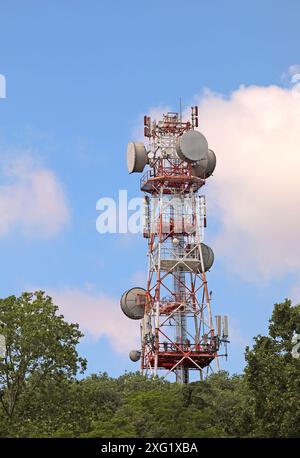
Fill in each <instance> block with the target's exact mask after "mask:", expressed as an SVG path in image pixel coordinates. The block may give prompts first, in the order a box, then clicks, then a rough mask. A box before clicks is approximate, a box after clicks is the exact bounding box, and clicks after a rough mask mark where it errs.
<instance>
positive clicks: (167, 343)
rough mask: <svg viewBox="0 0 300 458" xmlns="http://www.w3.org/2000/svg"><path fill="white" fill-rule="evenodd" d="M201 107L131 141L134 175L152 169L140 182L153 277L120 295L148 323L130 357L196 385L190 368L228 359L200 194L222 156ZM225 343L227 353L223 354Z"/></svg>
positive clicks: (147, 127) (152, 124) (144, 367)
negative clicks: (201, 120)
mask: <svg viewBox="0 0 300 458" xmlns="http://www.w3.org/2000/svg"><path fill="white" fill-rule="evenodd" d="M195 127H198V107H192V113H191V120H190V121H187V122H183V121H182V119H181V114H180V115H179V114H178V113H167V114H166V115H163V119H162V120H160V121H158V122H156V121H151V119H150V118H149V117H148V116H145V117H144V134H145V137H147V138H148V140H149V143H148V145H147V147H146V146H145V145H144V144H143V143H129V145H128V148H127V165H128V171H129V172H130V173H132V172H142V171H143V170H144V168H145V166H146V165H148V166H149V168H148V171H147V172H146V173H145V174H144V175H143V177H142V179H141V190H142V191H143V192H144V193H145V206H144V229H143V235H144V237H145V238H146V239H147V240H148V280H147V285H145V286H146V287H145V288H141V287H139V288H132V289H130V290H128V291H126V292H125V293H124V294H123V296H122V298H121V308H122V310H123V312H124V313H125V314H126V315H127V316H128V317H129V318H132V319H137V320H140V322H141V348H140V349H139V350H133V351H131V352H130V358H131V360H133V361H138V360H140V361H141V371H142V373H146V374H152V375H154V376H155V375H158V371H159V370H163V371H164V373H163V375H165V376H167V375H169V374H171V373H175V375H176V381H177V382H179V383H188V382H189V373H190V370H193V371H198V373H199V374H200V378H201V379H202V378H203V376H204V375H206V374H207V373H208V372H209V369H211V363H212V361H213V360H215V361H216V362H217V368H218V357H219V356H224V355H225V356H227V342H228V340H227V338H228V319H227V316H223V317H221V316H220V315H217V316H216V317H215V320H213V317H212V311H211V293H210V292H209V289H208V284H207V279H206V272H207V271H208V270H209V269H210V268H211V267H212V264H213V261H214V254H213V251H212V249H211V248H210V247H208V246H207V245H205V244H204V243H203V237H204V228H205V227H206V210H205V197H204V196H203V195H200V193H199V190H200V189H201V188H202V186H203V185H204V184H205V180H206V179H207V178H208V177H209V176H211V174H212V173H213V171H214V169H215V165H216V157H215V154H214V152H213V151H212V150H210V149H209V148H208V144H207V140H206V138H205V137H204V136H203V135H202V134H201V133H200V132H199V131H197V130H195ZM221 344H224V346H225V352H224V355H220V354H219V349H220V345H221Z"/></svg>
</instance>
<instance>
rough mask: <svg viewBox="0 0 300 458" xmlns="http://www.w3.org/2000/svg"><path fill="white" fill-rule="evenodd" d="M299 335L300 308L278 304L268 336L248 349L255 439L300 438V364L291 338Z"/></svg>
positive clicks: (261, 338)
mask: <svg viewBox="0 0 300 458" xmlns="http://www.w3.org/2000/svg"><path fill="white" fill-rule="evenodd" d="M294 333H297V334H299V333H300V305H297V306H295V307H293V306H292V304H291V301H290V300H288V299H286V300H285V301H284V302H283V303H279V304H275V306H274V311H273V314H272V317H271V320H270V325H269V336H261V335H259V336H257V337H255V339H254V341H255V343H254V346H253V349H251V350H250V349H249V348H248V347H247V349H246V361H247V366H246V369H245V380H246V383H247V386H248V389H249V396H250V401H249V403H250V408H251V409H252V413H253V431H252V435H253V436H260V437H299V436H300V410H299V407H298V406H299V405H300V361H299V360H297V359H295V358H293V356H292V354H291V351H292V347H293V344H292V337H293V334H294Z"/></svg>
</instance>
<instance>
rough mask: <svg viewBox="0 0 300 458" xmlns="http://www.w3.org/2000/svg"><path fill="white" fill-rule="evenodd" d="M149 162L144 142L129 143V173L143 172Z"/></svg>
mask: <svg viewBox="0 0 300 458" xmlns="http://www.w3.org/2000/svg"><path fill="white" fill-rule="evenodd" d="M147 163H148V154H147V151H146V148H145V145H144V143H133V142H130V143H128V146H127V168H128V172H129V173H134V172H142V171H143V170H144V167H145V165H146V164H147Z"/></svg>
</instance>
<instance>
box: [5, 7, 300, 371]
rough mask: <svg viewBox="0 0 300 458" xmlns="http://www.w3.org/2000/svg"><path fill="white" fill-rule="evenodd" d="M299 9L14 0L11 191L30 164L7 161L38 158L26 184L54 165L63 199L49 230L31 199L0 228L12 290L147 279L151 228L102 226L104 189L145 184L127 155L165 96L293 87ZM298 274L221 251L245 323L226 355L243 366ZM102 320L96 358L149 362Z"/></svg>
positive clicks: (226, 289) (220, 266)
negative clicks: (245, 264)
mask: <svg viewBox="0 0 300 458" xmlns="http://www.w3.org/2000/svg"><path fill="white" fill-rule="evenodd" d="M299 15H300V4H299V2H298V1H297V0H288V1H281V0H273V1H271V0H263V1H257V0H252V1H243V2H240V1H232V0H228V1H226V2H223V1H211V2H205V1H201V0H198V1H193V0H188V1H187V2H185V3H184V4H183V3H182V2H179V1H177V0H172V1H170V0H165V1H163V2H162V1H157V0H154V1H152V2H150V3H149V2H142V1H131V0H129V1H127V2H125V1H121V0H119V1H116V0H114V1H111V2H104V1H93V0H89V1H72V2H71V1H70V0H69V1H66V0H62V1H61V0H60V1H51V2H50V1H48V2H38V1H30V0H26V1H22V2H21V1H13V0H12V1H2V2H1V11H0V19H1V28H0V46H1V48H0V49H1V53H0V73H1V74H3V75H5V78H6V84H7V94H6V95H7V97H6V99H0V148H1V151H2V159H1V164H2V163H4V165H1V167H2V171H1V185H2V187H1V189H0V192H2V193H3V191H4V188H3V186H10V185H12V188H8V189H12V190H13V192H15V191H16V187H15V186H18V183H19V181H21V183H23V181H22V180H23V178H22V176H21V177H20V173H16V172H15V171H14V173H13V176H11V175H8V174H7V173H6V172H5V170H6V169H5V167H6V166H7V163H9V164H10V161H13V164H14V165H13V167H14V170H15V167H16V166H15V163H16V162H17V163H19V162H20V161H21V163H22V164H23V163H24V161H25V163H26V167H25V169H26V174H27V175H26V176H27V179H26V183H25V184H24V183H23V184H22V186H23V188H22V187H21V189H23V190H24V189H25V192H27V191H28V196H29V198H30V196H31V195H32V194H31V191H30V189H31V188H30V180H31V179H32V176H33V175H32V173H33V174H34V176H35V177H36V178H37V179H38V178H41V180H42V179H43V177H44V178H45V177H46V178H45V179H46V180H49V183H48V181H47V183H48V184H49V186H50V187H51V186H52V187H51V189H52V191H53V192H52V193H51V196H50V194H48V192H47V189H46V190H45V188H44V187H43V185H41V184H39V185H38V187H37V189H38V191H41V196H42V198H43V199H44V200H43V202H44V205H42V207H43V208H45V209H46V210H47V206H48V205H49V202H50V200H51V199H53V201H51V205H52V207H53V205H54V206H55V205H56V204H57V205H58V208H56V207H55V209H54V210H53V212H54V213H53V214H52V213H51V211H52V210H51V211H50V213H49V215H50V218H53V219H55V218H58V220H57V224H56V225H55V227H52V226H51V227H52V228H50V229H49V231H50V232H49V231H48V232H47V230H46V232H45V224H48V223H45V224H44V223H43V224H44V225H43V224H42V229H41V227H40V226H39V224H35V223H34V222H33V221H34V208H31V209H30V212H32V215H33V216H32V218H31V219H30V220H29V222H28V221H27V220H26V218H25V222H24V214H26V212H27V204H26V202H25V203H24V202H23V201H21V204H20V203H19V204H18V205H17V206H16V210H14V214H13V217H11V220H9V222H8V223H7V226H6V227H5V228H4V229H3V231H2V232H1V230H0V250H1V257H0V269H1V280H0V285H1V296H6V295H9V294H18V293H20V292H21V291H22V290H24V289H28V288H35V287H39V288H43V289H45V290H46V291H49V292H51V291H58V292H59V294H63V292H64V291H66V290H68V291H72V292H73V293H74V291H75V292H76V291H83V292H84V294H86V295H87V296H89V295H90V296H91V297H92V298H93V299H94V300H95V301H96V300H97V298H98V299H99V297H102V296H101V295H103V297H104V296H105V297H106V298H107V301H108V302H107V303H108V305H107V307H109V306H110V305H109V304H110V302H109V301H110V300H111V301H112V303H113V301H114V300H117V299H118V298H119V296H120V295H121V294H122V292H123V291H124V290H125V289H127V288H128V286H131V285H134V283H135V281H136V279H137V278H139V276H142V272H143V271H145V270H146V256H145V252H146V243H145V241H144V240H143V238H142V237H140V236H139V235H137V236H135V237H133V236H131V237H128V238H126V237H123V236H120V235H100V234H98V233H97V232H96V228H95V223H96V218H97V216H98V214H97V211H96V202H97V200H98V199H99V198H100V197H102V196H109V197H114V198H115V197H117V195H118V190H119V189H128V191H129V195H130V196H137V195H139V190H138V185H139V178H140V177H139V176H137V175H136V176H129V175H128V174H127V169H126V164H125V159H124V155H125V150H126V144H127V142H128V141H130V140H131V139H132V134H133V132H134V131H135V129H136V128H137V125H138V123H139V121H140V116H141V115H142V114H144V113H147V112H148V111H149V110H150V109H151V108H153V107H162V106H169V107H171V108H172V109H174V110H175V109H177V108H178V99H179V96H181V97H182V99H183V102H184V105H185V106H189V105H190V104H191V103H193V102H194V100H195V98H197V97H198V95H199V94H201V93H202V91H203V88H209V89H210V90H211V91H213V92H215V93H222V94H224V95H225V96H230V94H231V92H232V91H235V90H238V88H239V87H240V86H241V85H245V86H251V85H256V86H259V87H266V86H269V85H276V86H278V87H284V86H285V84H286V82H285V81H284V80H283V79H282V75H283V73H285V72H287V71H288V69H289V67H290V66H291V65H295V64H298V63H299V61H300V58H299V46H298V42H299ZM200 122H201V110H200ZM216 154H217V156H218V151H216ZM23 165H24V164H23ZM42 171H46V175H41V172H42ZM21 175H22V173H21ZM28 180H29V181H28ZM213 180H216V181H217V180H218V174H217V170H216V173H215V177H214V178H213ZM28 182H29V184H28ZM16 183H17V184H16ZM207 187H209V183H208V185H207ZM29 188H30V189H29ZM38 191H37V192H38ZM208 198H209V194H208ZM59 199H62V202H58V200H59ZM22 202H23V204H22ZM53 202H54V203H53ZM0 203H1V195H0ZM9 203H10V204H9V205H11V201H10V200H9ZM28 204H29V206H30V203H28ZM52 207H51V208H52ZM0 208H2V211H3V212H5V211H9V210H7V206H4V207H1V206H0ZM53 208H54V207H53ZM18 212H21V213H22V215H23V216H22V215H19V213H18ZM30 212H29V213H30ZM30 214H31V213H30ZM41 214H42V210H41V209H40V213H39V217H41ZM49 215H48V216H49ZM5 218H6V216H5V215H4V219H5ZM45 218H46V220H47V216H46V217H45ZM10 221H11V222H10ZM210 222H211V226H209V227H208V230H207V232H208V240H209V237H210V235H209V231H210V230H211V234H212V235H211V236H213V234H214V233H217V232H218V231H220V230H222V228H220V227H219V226H218V214H217V213H216V214H215V213H213V211H212V215H211V219H210ZM50 223H51V221H50V222H49V224H50ZM50 225H51V224H50ZM0 228H1V225H0ZM241 256H243V253H241ZM295 277H297V272H296V271H295V272H293V270H292V269H286V270H285V271H283V272H280V274H278V275H277V274H276V275H270V276H269V277H268V279H267V280H264V281H262V282H256V281H253V280H251V279H250V280H249V279H247V278H246V277H245V275H240V274H239V273H238V272H237V271H236V269H230V267H228V265H226V259H224V256H223V257H222V255H220V256H218V253H216V262H215V265H214V268H213V269H212V272H211V273H210V275H209V282H210V286H211V288H212V289H213V291H214V302H215V303H216V309H215V310H214V311H215V312H217V311H219V310H221V311H222V312H223V313H226V312H228V314H229V315H230V316H232V318H233V324H234V327H235V333H236V336H235V338H234V339H233V340H234V341H233V343H232V346H231V349H230V356H229V359H228V362H227V363H224V364H223V368H225V369H227V370H229V371H231V372H239V371H241V370H242V368H243V364H244V362H243V352H244V347H245V344H246V343H251V339H252V337H253V336H254V335H257V334H258V333H263V332H265V331H266V326H267V320H268V318H269V316H270V313H271V310H272V305H273V303H274V302H276V301H281V300H282V299H283V298H284V297H286V296H288V295H289V294H290V292H291V289H292V287H293V283H294V280H295ZM297 278H298V277H297ZM74 294H75V293H74ZM220 304H222V305H220ZM82 307H83V308H84V307H85V304H82ZM94 321H95V320H94ZM99 328H101V323H99ZM93 329H94V331H93V332H94V336H93V337H88V338H87V339H85V340H84V341H83V342H82V344H81V345H80V352H81V353H82V354H83V355H85V356H87V358H88V361H89V366H88V371H89V372H91V371H99V370H106V371H108V372H109V373H110V374H111V375H118V374H120V373H122V372H123V371H124V370H125V369H127V370H134V369H135V368H136V366H135V365H134V364H132V363H130V362H129V361H128V357H127V356H126V355H125V354H122V352H120V351H116V348H115V347H114V346H112V343H111V338H110V337H109V336H106V337H105V336H103V335H100V334H99V335H97V332H96V331H95V328H93ZM124 332H126V330H125V329H124ZM136 332H137V333H138V329H137V330H136ZM125 337H126V336H125Z"/></svg>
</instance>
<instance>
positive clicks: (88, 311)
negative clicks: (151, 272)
mask: <svg viewBox="0 0 300 458" xmlns="http://www.w3.org/2000/svg"><path fill="white" fill-rule="evenodd" d="M49 294H50V296H51V297H53V300H54V303H55V304H56V305H57V306H59V310H60V312H61V313H62V314H63V315H64V316H65V318H66V320H68V321H71V322H76V323H78V324H79V326H80V329H81V330H82V331H83V332H84V333H86V335H87V337H91V338H93V339H99V338H100V337H107V338H108V339H109V341H110V344H111V346H112V348H113V350H114V351H116V352H118V353H120V354H128V352H129V351H130V350H132V349H133V348H137V345H138V346H139V343H138V338H139V321H135V320H130V319H129V318H127V317H126V316H125V315H124V314H123V313H122V311H121V308H120V305H119V300H118V299H115V298H112V297H109V296H107V295H105V294H101V293H100V294H99V293H98V294H97V293H92V292H91V291H84V290H81V289H76V288H69V289H64V290H61V291H59V290H50V291H49Z"/></svg>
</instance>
